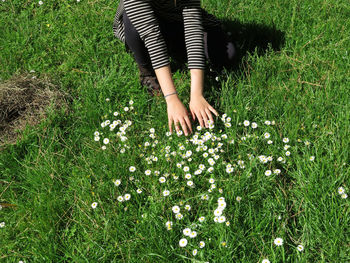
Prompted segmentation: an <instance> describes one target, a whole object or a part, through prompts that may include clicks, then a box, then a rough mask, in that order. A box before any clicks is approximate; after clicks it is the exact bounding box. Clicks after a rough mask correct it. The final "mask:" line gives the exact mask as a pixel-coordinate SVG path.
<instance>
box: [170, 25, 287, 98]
mask: <svg viewBox="0 0 350 263" xmlns="http://www.w3.org/2000/svg"><path fill="white" fill-rule="evenodd" d="M221 21H222V23H223V27H224V31H226V32H230V33H229V36H228V38H229V40H230V41H232V42H233V43H234V45H235V48H236V60H235V64H234V65H232V66H231V67H229V68H214V67H212V66H211V68H212V71H210V70H207V71H206V74H205V82H204V83H205V85H206V86H209V87H215V89H216V91H218V92H220V91H221V90H220V89H221V86H220V85H218V83H217V82H216V80H215V78H216V76H220V75H221V74H222V73H223V72H224V71H225V70H226V71H227V72H228V73H229V72H235V73H236V74H238V75H242V74H245V69H246V57H247V55H248V54H249V53H254V52H256V54H257V55H258V56H262V55H264V53H266V52H267V51H268V50H269V49H272V50H273V51H279V50H280V49H281V47H282V46H283V45H284V42H285V34H284V32H282V31H281V30H279V29H276V28H275V27H270V26H266V25H263V24H257V23H241V22H239V21H237V20H235V21H231V20H227V19H222V20H221ZM170 56H171V57H172V59H171V68H172V72H175V71H177V70H180V71H186V70H187V68H186V65H185V62H186V60H187V58H186V57H183V56H181V55H179V54H174V55H173V54H171V53H170ZM175 57H176V58H177V59H176V60H175V59H174V58H175ZM217 88H219V90H217ZM213 97H216V96H213ZM208 102H209V101H208ZM209 103H211V102H209Z"/></svg>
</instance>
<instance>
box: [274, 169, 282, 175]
mask: <svg viewBox="0 0 350 263" xmlns="http://www.w3.org/2000/svg"><path fill="white" fill-rule="evenodd" d="M273 173H274V174H280V173H281V170H280V169H275V170H273Z"/></svg>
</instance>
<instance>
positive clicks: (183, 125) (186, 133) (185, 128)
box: [180, 119, 188, 136]
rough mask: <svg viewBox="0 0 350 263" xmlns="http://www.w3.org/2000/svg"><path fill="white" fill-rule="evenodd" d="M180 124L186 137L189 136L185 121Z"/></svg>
mask: <svg viewBox="0 0 350 263" xmlns="http://www.w3.org/2000/svg"><path fill="white" fill-rule="evenodd" d="M180 123H181V127H182V130H183V131H184V133H185V135H186V136H187V135H188V130H187V126H186V122H185V121H184V120H183V119H181V121H180Z"/></svg>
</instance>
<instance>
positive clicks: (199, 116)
mask: <svg viewBox="0 0 350 263" xmlns="http://www.w3.org/2000/svg"><path fill="white" fill-rule="evenodd" d="M196 114H197V119H198V121H199V124H200V126H201V127H202V128H204V123H203V118H202V115H201V114H200V113H198V112H197V113H196Z"/></svg>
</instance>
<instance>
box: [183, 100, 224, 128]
mask: <svg viewBox="0 0 350 263" xmlns="http://www.w3.org/2000/svg"><path fill="white" fill-rule="evenodd" d="M189 108H190V111H191V114H192V118H193V120H195V119H196V116H197V119H198V121H199V124H200V125H201V127H202V128H204V126H205V127H206V128H208V127H209V125H208V120H210V121H211V123H213V124H214V119H213V117H212V115H211V114H212V112H213V113H214V114H215V115H216V116H219V114H218V113H217V111H216V110H215V109H214V108H213V107H212V106H210V104H209V103H208V102H207V101H206V99H205V98H204V97H203V96H196V97H194V98H191V100H190V105H189Z"/></svg>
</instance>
